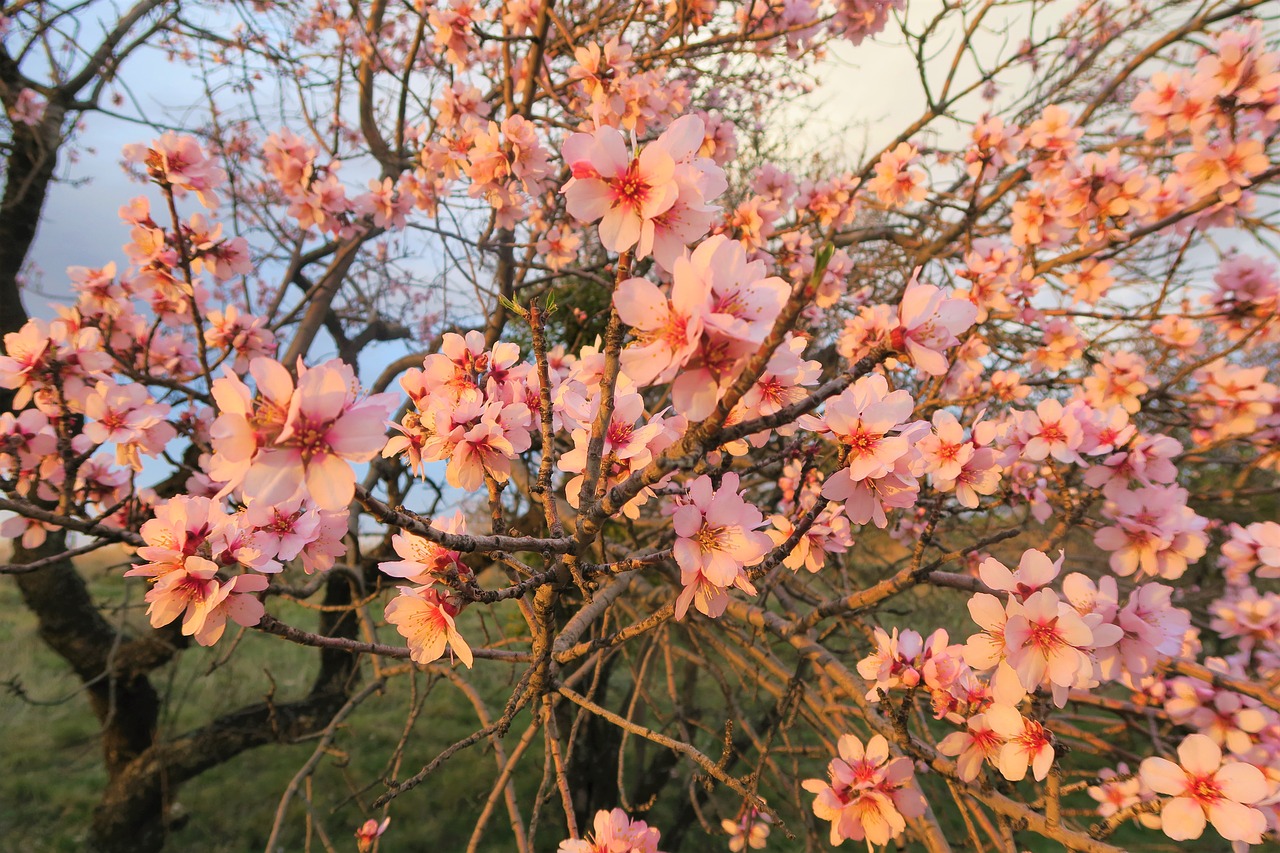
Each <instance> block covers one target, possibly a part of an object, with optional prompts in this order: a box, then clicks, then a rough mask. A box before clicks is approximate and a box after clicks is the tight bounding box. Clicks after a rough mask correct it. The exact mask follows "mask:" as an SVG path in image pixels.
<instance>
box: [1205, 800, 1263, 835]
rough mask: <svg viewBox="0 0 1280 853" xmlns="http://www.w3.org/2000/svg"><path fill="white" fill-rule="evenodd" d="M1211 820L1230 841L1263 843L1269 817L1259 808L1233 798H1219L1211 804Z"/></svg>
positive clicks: (1215, 827) (1219, 832) (1220, 833)
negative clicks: (1235, 800)
mask: <svg viewBox="0 0 1280 853" xmlns="http://www.w3.org/2000/svg"><path fill="white" fill-rule="evenodd" d="M1209 822H1210V823H1212V824H1213V828H1214V829H1216V830H1218V834H1219V835H1221V836H1222V837H1223V838H1225V839H1227V840H1228V841H1243V842H1245V843H1246V844H1261V843H1262V833H1264V832H1266V831H1267V819H1266V817H1265V816H1264V815H1263V814H1262V812H1260V811H1259V810H1258V809H1254V808H1250V807H1249V806H1246V805H1244V804H1242V803H1236V802H1232V801H1231V800H1219V801H1218V802H1216V803H1214V804H1213V805H1211V806H1209Z"/></svg>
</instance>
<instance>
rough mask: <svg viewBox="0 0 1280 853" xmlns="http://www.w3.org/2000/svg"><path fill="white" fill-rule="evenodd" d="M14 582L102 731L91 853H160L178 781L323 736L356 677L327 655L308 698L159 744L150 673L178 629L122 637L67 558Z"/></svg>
mask: <svg viewBox="0 0 1280 853" xmlns="http://www.w3.org/2000/svg"><path fill="white" fill-rule="evenodd" d="M65 547H66V534H65V533H64V532H61V531H59V532H54V533H50V534H49V537H48V539H47V540H46V542H45V544H43V545H41V546H40V547H38V548H31V549H28V548H23V547H21V544H20V543H15V547H14V556H13V563H14V564H23V563H28V562H32V561H34V560H37V559H41V558H46V557H51V556H55V555H57V554H59V553H61V552H62V551H63V550H64V549H65ZM14 580H15V581H16V582H17V584H18V587H19V590H20V592H21V594H22V599H23V602H24V603H25V604H26V606H27V607H28V608H29V609H30V610H31V612H32V613H33V614H35V616H36V618H37V620H38V631H39V635H40V638H41V640H43V641H44V642H45V643H46V644H48V646H49V647H50V648H51V649H53V650H54V651H55V652H57V654H58V655H59V656H60V657H61V658H62V659H63V660H65V661H66V662H67V664H68V665H69V666H70V667H71V669H72V670H73V671H74V672H75V673H76V675H77V676H78V677H79V679H80V680H81V682H82V683H84V685H85V690H86V693H87V695H88V697H89V702H90V706H91V708H92V710H93V712H94V715H95V716H96V717H97V719H98V721H99V723H100V724H101V727H102V728H101V733H102V750H103V762H104V764H105V767H106V770H107V776H108V782H107V786H106V788H105V790H104V791H103V795H102V799H101V800H100V801H99V803H98V805H97V807H96V808H95V810H94V814H93V818H92V821H91V823H90V827H89V836H88V842H87V849H89V850H91V851H94V853H154V851H159V850H161V849H163V848H164V846H165V843H166V841H167V837H168V835H169V832H170V829H169V827H168V825H167V820H166V817H167V811H168V803H169V801H170V800H171V799H172V797H173V794H174V792H175V791H176V790H177V788H178V786H179V785H180V784H181V783H183V782H185V781H187V780H189V779H191V778H193V777H195V776H197V775H199V774H200V773H202V772H204V771H205V770H208V769H209V768H211V767H215V766H217V765H219V764H221V763H223V762H225V761H228V760H229V759H231V758H234V757H235V756H237V755H239V754H240V753H242V752H244V751H245V750H248V749H252V748H255V747H258V746H263V745H267V744H271V743H292V742H295V741H297V740H298V739H300V738H305V737H308V736H310V735H314V734H315V733H317V732H320V731H322V730H323V729H324V727H325V726H326V725H327V724H328V722H329V720H330V719H331V718H332V716H333V714H335V713H336V712H337V711H338V710H339V709H340V708H341V707H342V705H343V703H344V702H345V701H346V699H347V697H348V696H349V695H350V692H351V689H352V687H353V685H354V684H356V683H357V681H358V678H359V660H360V659H359V657H358V656H356V655H353V654H350V653H348V652H344V651H337V650H324V651H322V652H321V661H320V667H319V672H318V675H317V677H316V680H315V682H314V684H313V686H312V688H311V691H310V692H309V694H308V695H307V696H306V697H305V698H303V699H301V700H298V701H295V702H288V703H280V704H276V703H273V702H271V701H266V702H262V703H259V704H256V705H252V706H249V707H246V708H243V709H240V710H238V711H235V712H233V713H230V714H227V715H225V716H222V717H219V718H217V719H215V720H213V721H212V722H210V723H209V724H207V725H206V726H204V727H202V728H200V729H197V730H195V731H192V732H188V733H187V734H184V735H181V736H179V737H176V738H168V739H164V740H160V741H157V740H156V727H157V722H158V720H159V716H160V712H161V709H162V701H163V700H162V697H161V696H160V695H159V694H158V693H157V691H156V690H155V688H154V686H153V685H152V683H151V681H150V679H149V677H148V675H149V673H150V672H152V671H153V670H155V669H156V668H158V667H160V666H163V665H165V664H166V663H168V662H169V661H171V660H172V658H173V656H174V655H175V654H176V653H177V652H179V651H180V650H181V649H182V648H184V647H185V646H186V645H187V643H188V640H187V638H186V637H183V636H182V635H181V634H180V632H179V630H178V623H176V622H175V623H173V624H172V625H170V626H167V627H166V628H164V629H161V630H158V631H151V632H148V633H146V634H142V635H139V636H133V635H130V634H127V633H122V632H121V631H119V630H118V629H117V627H116V626H114V625H112V624H111V623H110V622H108V621H107V620H106V619H105V618H104V617H103V616H102V614H101V613H100V612H99V611H98V608H97V607H96V605H95V604H94V602H93V599H92V596H91V595H90V594H89V590H88V587H87V586H86V584H85V581H84V578H83V577H82V576H81V575H80V573H79V572H78V571H77V570H76V569H75V567H74V566H73V565H71V561H70V560H62V561H56V562H54V563H51V564H49V565H46V566H45V567H44V568H42V569H40V570H38V571H34V572H28V573H23V574H18V575H15V576H14ZM351 601H352V589H351V580H350V579H349V578H348V577H346V576H344V575H339V574H336V573H335V574H334V575H333V576H332V577H331V578H330V579H329V581H328V584H327V585H326V590H325V597H324V603H325V604H326V605H345V604H349V603H350V602H351ZM320 630H321V633H324V634H326V635H328V636H340V637H348V638H352V637H355V636H356V635H357V631H358V621H357V619H356V618H355V615H354V613H353V612H349V611H347V612H326V613H324V614H323V616H322V619H321V626H320Z"/></svg>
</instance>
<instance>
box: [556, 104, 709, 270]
mask: <svg viewBox="0 0 1280 853" xmlns="http://www.w3.org/2000/svg"><path fill="white" fill-rule="evenodd" d="M702 137H703V125H702V120H701V119H699V118H698V117H697V116H684V117H682V118H680V119H678V120H676V121H675V122H673V123H672V124H671V126H670V127H669V128H667V130H666V131H665V132H664V133H663V134H662V135H661V136H659V137H658V139H657V141H655V142H653V143H650V144H649V145H646V146H645V147H644V149H643V150H642V151H640V153H639V155H638V156H635V157H632V156H629V154H628V151H627V143H626V141H625V140H624V139H623V137H622V134H621V133H619V132H618V131H617V130H616V129H615V128H612V127H608V126H605V127H601V128H599V129H597V130H596V131H595V133H592V134H587V133H575V134H573V135H572V136H570V137H569V139H568V140H566V141H565V143H564V158H565V162H566V163H567V164H568V165H569V167H570V169H571V170H572V173H573V177H572V178H570V179H569V182H568V183H566V184H565V185H564V187H563V189H561V192H562V193H564V195H565V198H566V202H567V207H568V210H569V213H571V214H572V215H573V216H574V217H576V218H577V219H579V220H581V221H583V222H595V221H596V220H597V219H601V220H602V221H601V222H600V242H601V243H602V244H604V247H605V248H606V249H608V250H610V251H612V252H624V251H626V250H628V249H630V248H631V247H633V246H636V256H637V257H639V258H643V257H646V256H647V255H649V254H650V253H651V252H652V251H653V238H654V223H653V220H654V219H655V218H657V217H658V216H660V215H661V214H663V213H665V212H666V211H667V210H668V209H670V208H671V206H672V205H674V204H675V203H676V199H677V198H678V197H679V195H680V188H679V186H678V185H677V183H676V180H675V171H676V163H677V162H678V161H681V160H687V159H689V158H690V157H692V156H693V154H694V152H696V151H697V149H698V148H699V147H700V146H701V145H702ZM637 244H639V245H638V246H637Z"/></svg>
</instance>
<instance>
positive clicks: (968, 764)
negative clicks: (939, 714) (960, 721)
mask: <svg viewBox="0 0 1280 853" xmlns="http://www.w3.org/2000/svg"><path fill="white" fill-rule="evenodd" d="M1003 746H1004V737H1003V736H1001V735H1000V734H999V733H998V732H996V731H995V730H993V729H992V728H991V726H990V725H989V724H988V723H987V717H986V715H985V714H975V715H974V716H972V717H970V718H969V719H968V720H967V721H966V722H965V730H964V731H962V732H952V733H951V734H949V735H947V736H946V737H944V738H943V739H942V740H940V741H938V752H940V753H942V754H943V755H950V756H954V757H955V759H956V773H957V775H959V777H960V778H961V779H962V780H963V781H965V782H972V781H973V780H975V779H977V778H978V775H979V774H980V773H981V772H982V766H983V765H984V764H990V765H993V766H994V765H995V764H996V763H997V761H998V760H999V757H1000V751H1001V749H1002V748H1003Z"/></svg>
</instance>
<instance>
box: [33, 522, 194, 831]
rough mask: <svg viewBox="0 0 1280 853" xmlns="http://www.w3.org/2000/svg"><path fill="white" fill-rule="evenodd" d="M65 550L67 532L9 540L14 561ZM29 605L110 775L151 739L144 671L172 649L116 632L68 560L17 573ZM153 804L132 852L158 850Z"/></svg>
mask: <svg viewBox="0 0 1280 853" xmlns="http://www.w3.org/2000/svg"><path fill="white" fill-rule="evenodd" d="M65 549H66V534H65V533H62V532H55V533H50V534H49V536H48V538H47V539H46V540H45V543H44V544H43V545H41V546H39V547H37V548H31V549H28V548H23V547H22V545H21V543H20V542H15V543H14V557H13V561H14V563H16V564H19V565H21V564H23V563H28V562H32V561H35V560H38V559H42V558H47V557H52V556H55V555H57V554H59V553H61V552H62V551H64V550H65ZM16 580H17V583H18V589H19V590H20V592H21V593H22V600H23V602H24V603H25V604H26V605H27V608H28V609H29V610H30V611H31V612H32V613H33V614H35V616H36V619H37V620H38V631H39V634H40V639H41V640H43V641H44V642H45V643H46V644H47V645H48V646H49V648H51V649H53V650H54V651H55V652H57V653H58V655H59V656H60V657H61V658H62V659H63V660H65V661H66V662H67V663H68V664H69V665H70V666H71V668H72V670H73V671H74V672H75V674H76V675H77V676H78V677H79V678H80V680H81V682H83V683H84V685H85V690H86V692H87V694H88V696H89V703H90V706H91V707H92V709H93V713H94V715H95V716H96V717H97V718H98V721H99V723H100V724H101V727H102V758H103V763H104V764H105V766H106V769H107V775H108V777H109V778H112V779H114V778H116V777H118V776H119V775H120V774H121V773H122V772H123V771H124V769H125V768H126V767H128V766H129V764H130V763H131V762H132V761H134V760H135V759H137V757H138V756H140V755H142V754H143V753H144V752H146V750H147V749H149V748H150V747H151V745H152V741H153V739H154V736H155V728H156V721H157V719H158V718H159V713H160V700H159V697H158V696H157V694H156V691H155V688H154V687H152V685H151V681H150V680H149V679H148V677H147V672H149V671H150V670H151V669H153V668H154V667H155V666H158V665H159V664H160V663H163V662H164V661H166V660H168V659H169V657H171V656H172V654H173V652H174V651H175V647H174V646H172V645H171V644H169V643H167V642H165V641H164V640H163V639H162V638H161V637H146V638H143V639H137V640H134V639H130V638H128V637H125V636H122V635H120V634H119V633H118V632H117V631H116V629H115V627H113V626H112V625H111V624H110V623H109V622H107V621H106V619H104V618H103V617H102V614H101V613H99V612H98V609H97V607H96V606H95V605H94V603H93V599H92V597H91V596H90V595H89V590H88V588H87V587H86V586H85V582H84V578H83V577H81V576H80V573H79V572H78V571H76V569H75V567H74V566H72V565H71V561H70V560H69V559H64V560H59V561H56V562H54V563H52V564H50V565H47V566H44V567H43V568H41V569H39V570H37V571H34V572H26V573H23V574H19V575H17V576H16ZM159 805H160V804H159V802H158V801H157V802H155V803H152V804H151V806H152V807H151V808H150V809H149V812H150V814H149V817H148V819H147V820H146V821H144V822H142V823H140V824H139V825H137V826H135V827H133V828H132V834H133V836H134V838H135V839H136V841H135V845H134V847H133V849H134V850H138V851H144V850H153V849H154V850H158V849H159V847H153V846H150V845H149V844H147V843H146V839H148V838H149V837H151V836H152V835H156V836H160V835H162V833H160V832H159V830H160V824H159V819H160V808H159Z"/></svg>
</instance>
